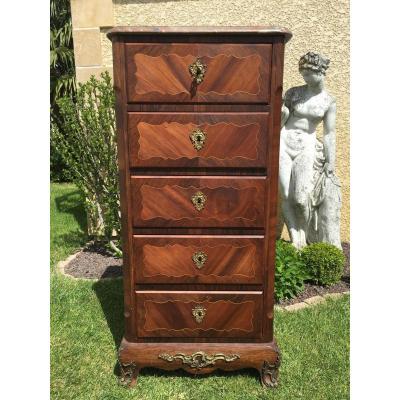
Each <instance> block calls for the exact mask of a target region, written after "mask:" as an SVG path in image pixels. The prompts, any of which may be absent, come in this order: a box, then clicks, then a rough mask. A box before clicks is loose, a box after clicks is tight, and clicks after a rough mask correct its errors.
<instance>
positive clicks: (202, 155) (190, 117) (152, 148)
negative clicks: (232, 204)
mask: <svg viewBox="0 0 400 400" xmlns="http://www.w3.org/2000/svg"><path fill="white" fill-rule="evenodd" d="M128 129H129V154H130V165H131V168H134V167H152V166H154V165H157V166H158V167H160V168H163V167H165V168H169V167H171V168H172V167H192V168H194V167H241V168H249V167H258V168H265V167H266V153H267V141H266V137H267V133H268V132H267V130H268V114H267V113H265V114H258V113H257V114H250V115H249V114H247V113H243V114H213V113H184V114H183V113H182V114H180V113H169V114H158V113H143V114H142V113H138V114H136V113H129V115H128ZM196 129H200V130H201V131H202V132H204V134H205V140H204V143H203V145H202V148H201V149H196V148H195V146H194V144H193V141H192V139H191V136H190V135H191V134H192V132H193V131H195V130H196Z"/></svg>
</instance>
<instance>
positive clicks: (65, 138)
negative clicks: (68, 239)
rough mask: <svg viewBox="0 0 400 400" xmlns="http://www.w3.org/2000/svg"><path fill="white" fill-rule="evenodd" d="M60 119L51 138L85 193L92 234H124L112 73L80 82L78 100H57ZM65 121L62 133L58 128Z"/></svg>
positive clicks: (64, 98)
mask: <svg viewBox="0 0 400 400" xmlns="http://www.w3.org/2000/svg"><path fill="white" fill-rule="evenodd" d="M57 104H58V106H59V111H60V119H59V121H57V123H55V121H54V120H52V124H51V138H52V140H53V143H54V145H55V147H56V149H57V151H58V153H59V154H60V155H61V156H62V158H63V160H64V161H65V163H66V164H67V165H68V169H69V171H70V173H71V177H72V180H73V182H74V183H75V184H76V185H77V186H78V188H79V189H80V190H81V191H82V192H83V194H84V196H85V199H86V204H85V208H86V211H87V215H88V224H89V233H93V235H94V236H95V237H96V238H100V237H101V238H102V239H104V238H105V239H106V240H108V241H109V244H110V245H111V247H112V248H114V250H115V251H116V252H117V253H118V254H120V250H119V249H118V248H117V247H116V246H115V243H114V241H113V240H112V238H113V236H114V235H115V234H116V236H119V233H120V229H121V228H120V215H119V189H118V166H117V142H116V128H115V113H114V104H115V98H114V91H113V87H112V84H111V77H110V75H109V74H108V73H107V72H106V73H102V74H101V79H99V80H98V79H96V78H95V77H94V76H92V77H91V78H90V80H89V81H88V82H86V83H84V84H79V87H78V90H77V93H76V99H75V102H74V101H73V100H72V99H71V98H70V97H69V96H66V97H63V98H61V99H60V100H59V101H58V102H57ZM59 124H61V125H62V131H61V129H60V127H59Z"/></svg>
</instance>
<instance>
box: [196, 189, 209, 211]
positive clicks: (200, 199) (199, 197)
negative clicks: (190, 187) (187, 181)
mask: <svg viewBox="0 0 400 400" xmlns="http://www.w3.org/2000/svg"><path fill="white" fill-rule="evenodd" d="M206 200H207V196H206V195H205V194H204V193H203V192H200V191H199V192H197V193H195V194H194V195H193V196H192V203H193V205H194V208H195V209H196V210H197V211H201V210H202V209H203V208H204V205H205V204H206Z"/></svg>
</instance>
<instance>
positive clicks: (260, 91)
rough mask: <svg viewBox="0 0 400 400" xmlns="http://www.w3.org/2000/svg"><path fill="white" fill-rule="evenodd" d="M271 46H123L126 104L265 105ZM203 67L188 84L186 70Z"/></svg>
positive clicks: (190, 78) (267, 96) (151, 44)
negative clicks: (196, 65)
mask: <svg viewBox="0 0 400 400" xmlns="http://www.w3.org/2000/svg"><path fill="white" fill-rule="evenodd" d="M271 50H272V45H271V44H227V43H224V44H217V45H216V44H201V43H198V44H182V43H175V44H174V43H172V44H161V43H160V44H153V43H148V44H130V43H128V44H126V63H127V64H126V69H127V96H128V102H158V103H162V102H181V101H183V102H198V101H200V102H230V103H246V102H251V103H268V102H269V88H270V87H269V85H268V82H269V79H270V71H271ZM197 58H200V59H201V62H202V63H203V64H205V65H206V67H207V70H206V73H205V76H204V80H203V82H201V83H199V84H193V79H192V76H191V75H190V73H189V65H191V64H192V63H193V62H194V61H195V60H196V59H197Z"/></svg>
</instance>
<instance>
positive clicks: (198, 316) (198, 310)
mask: <svg viewBox="0 0 400 400" xmlns="http://www.w3.org/2000/svg"><path fill="white" fill-rule="evenodd" d="M206 311H207V309H206V308H204V307H203V306H196V307H195V308H192V315H193V317H194V319H195V320H196V322H197V323H198V324H200V322H201V321H203V318H204V317H205V315H206Z"/></svg>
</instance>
